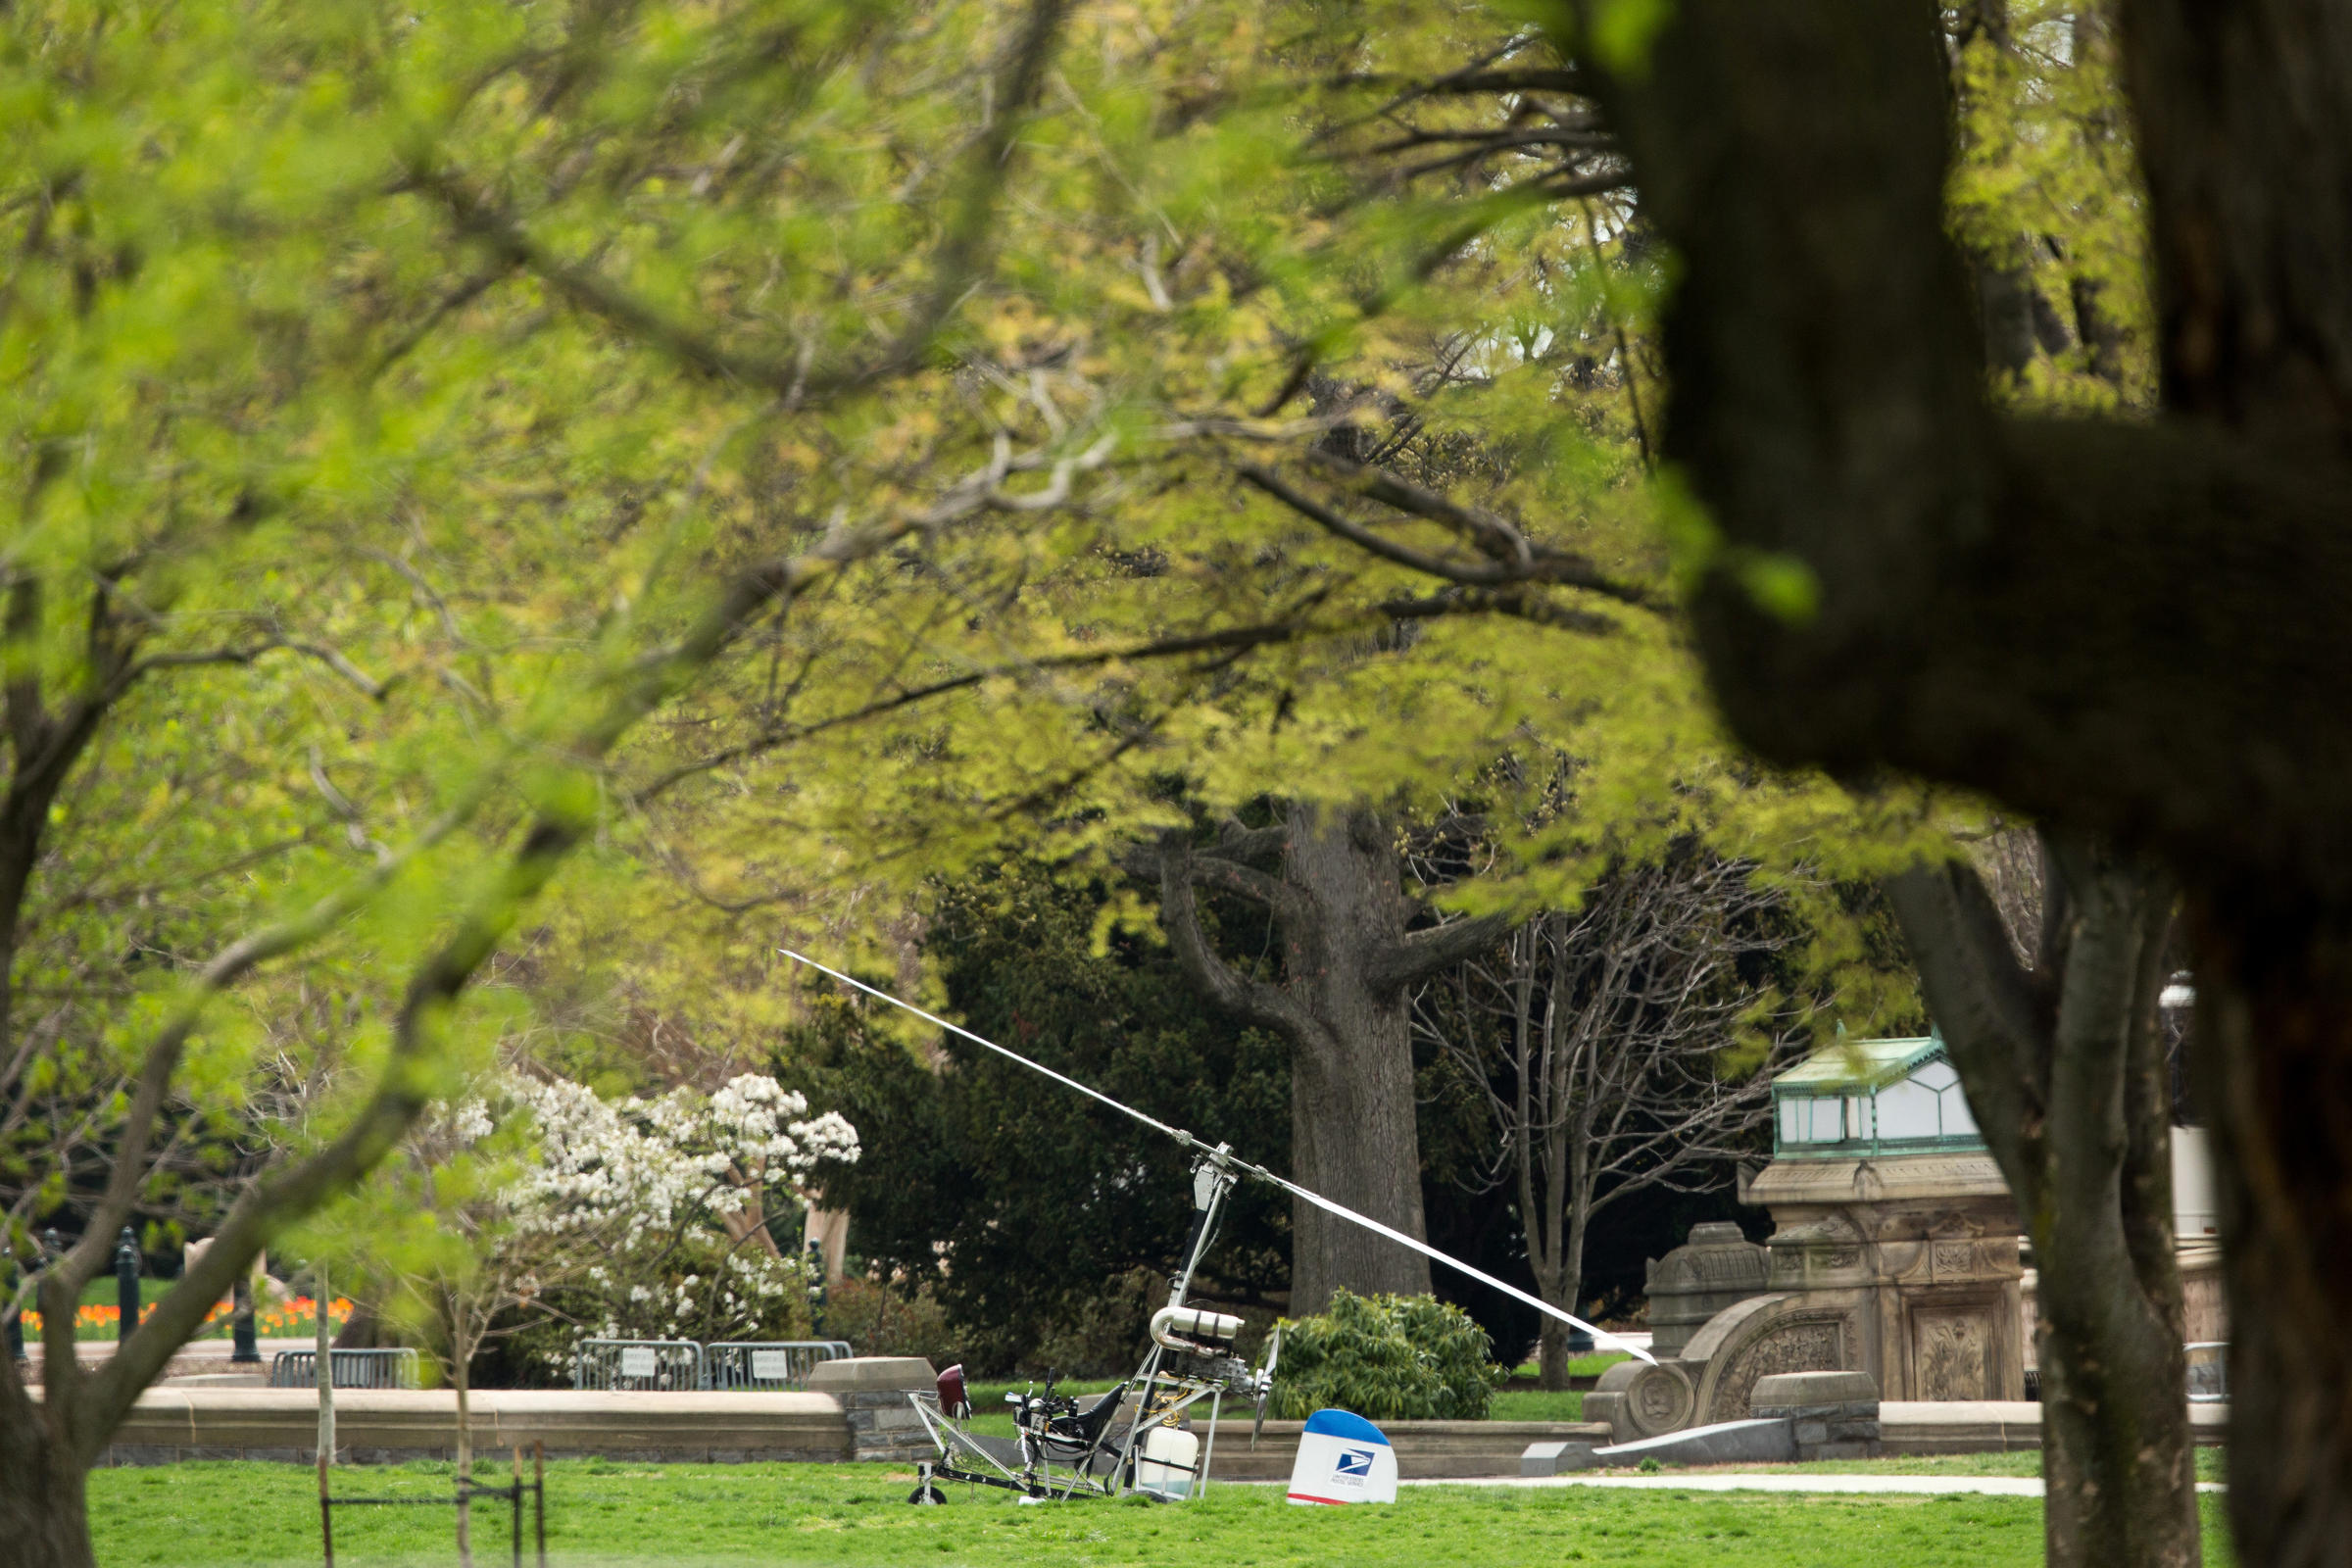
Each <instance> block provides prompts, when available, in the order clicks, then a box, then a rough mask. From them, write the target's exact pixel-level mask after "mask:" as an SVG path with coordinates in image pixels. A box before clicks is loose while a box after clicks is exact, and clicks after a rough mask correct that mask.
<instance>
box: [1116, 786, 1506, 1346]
mask: <svg viewBox="0 0 2352 1568" xmlns="http://www.w3.org/2000/svg"><path fill="white" fill-rule="evenodd" d="M1280 813H1281V814H1280V816H1279V818H1278V820H1276V821H1274V822H1271V823H1268V824H1267V825H1265V826H1262V827H1256V828H1251V827H1247V826H1244V825H1243V824H1242V823H1241V822H1239V821H1237V820H1228V821H1226V822H1225V823H1223V824H1221V825H1220V826H1219V827H1218V828H1217V830H1216V832H1215V835H1214V837H1213V838H1210V839H1209V840H1208V841H1207V842H1205V843H1201V844H1195V843H1194V842H1193V841H1192V839H1191V836H1189V835H1180V834H1174V833H1171V834H1169V835H1167V836H1165V837H1163V838H1162V839H1161V840H1160V841H1159V842H1158V843H1157V844H1156V845H1155V846H1154V847H1153V848H1152V850H1151V851H1150V852H1148V858H1149V860H1150V861H1151V862H1152V864H1153V868H1154V869H1156V871H1157V873H1158V881H1159V888H1160V920H1161V923H1162V924H1163V926H1164V927H1165V928H1166V930H1167V934H1168V941H1169V943H1170V945H1171V946H1172V947H1173V948H1174V949H1175V951H1176V954H1177V956H1178V958H1179V960H1180V961H1181V962H1182V963H1183V965H1184V969H1185V972H1186V973H1187V974H1188V975H1190V976H1191V977H1192V979H1193V983H1194V984H1195V985H1197V986H1198V987H1199V988H1200V989H1201V992H1202V994H1203V995H1205V996H1207V997H1208V998H1209V999H1211V1000H1212V1001H1213V1002H1215V1004H1216V1005H1218V1006H1220V1007H1223V1008H1225V1009H1226V1010H1227V1011H1229V1012H1231V1013H1232V1014H1233V1015H1234V1016H1235V1017H1237V1018H1239V1019H1241V1020H1242V1021H1244V1022H1246V1023H1249V1024H1252V1025H1254V1026H1256V1027H1257V1028H1260V1029H1265V1030H1269V1031H1271V1032H1273V1033H1274V1034H1276V1035H1278V1036H1280V1037H1281V1038H1282V1039H1283V1040H1285V1041H1287V1042H1288V1043H1289V1045H1290V1048H1291V1174H1292V1176H1293V1178H1294V1179H1295V1180H1297V1181H1299V1183H1301V1184H1302V1185H1304V1186H1306V1187H1309V1188H1312V1189H1313V1190H1314V1191H1316V1192H1318V1193H1321V1194H1322V1195H1323V1196H1325V1197H1326V1198H1331V1199H1335V1200H1337V1201H1340V1202H1342V1203H1345V1204H1347V1205H1348V1207H1350V1208H1353V1209H1356V1210H1357V1211H1359V1212H1361V1213H1365V1214H1368V1215H1370V1216H1371V1217H1372V1218H1374V1219H1376V1220H1379V1221H1380V1222H1381V1223H1383V1224H1385V1225H1388V1226H1391V1227H1393V1228H1394V1229H1397V1230H1400V1231H1402V1232H1404V1234H1406V1235H1407V1236H1411V1237H1415V1238H1419V1237H1421V1236H1422V1234H1423V1231H1424V1229H1425V1227H1424V1225H1423V1220H1422V1211H1421V1154H1420V1145H1419V1139H1418V1134H1417V1130H1416V1128H1415V1125H1414V1103H1413V1087H1414V1086H1413V1040H1412V991H1413V987H1414V986H1415V985H1416V984H1417V983H1418V982H1420V981H1422V980H1424V979H1426V978H1427V977H1429V976H1430V975H1433V974H1435V973H1437V972H1438V971H1439V970H1441V969H1445V968H1447V967H1449V966H1451V965H1453V964H1455V963H1458V962H1460V961H1461V960H1462V958H1463V957H1465V956H1468V955H1469V954H1472V953H1475V952H1477V951H1479V950H1480V949H1481V948H1484V947H1486V946H1488V945H1489V944H1491V943H1492V942H1493V941H1494V940H1495V937H1496V936H1497V935H1499V934H1500V931H1501V928H1502V921H1501V920H1500V919H1499V918H1498V917H1495V916H1492V915H1489V916H1480V917H1476V918H1471V919H1463V920H1453V921H1446V922H1425V921H1423V920H1420V919H1417V918H1416V912H1417V910H1416V903H1415V901H1414V899H1413V898H1412V897H1411V896H1410V894H1409V893H1408V891H1407V889H1406V886H1405V867H1404V861H1403V857H1402V856H1401V855H1400V853H1399V851H1400V849H1401V844H1400V838H1401V834H1402V828H1401V827H1400V825H1399V824H1398V823H1397V821H1396V820H1395V819H1394V818H1392V817H1390V816H1389V815H1387V814H1386V813H1383V812H1381V811H1377V810H1374V809H1369V808H1366V807H1360V806H1358V807H1353V808H1348V807H1337V808H1335V807H1330V806H1324V805H1320V804H1318V803H1316V802H1314V801H1311V800H1293V801H1290V802H1286V803H1284V804H1283V805H1282V807H1281V808H1280ZM1268 864H1270V865H1272V866H1273V867H1274V868H1273V869H1270V870H1269V869H1265V868H1264V866H1265V865H1268ZM1201 888H1210V889H1213V890H1215V891H1216V892H1218V893H1221V894H1225V895H1227V896H1229V897H1231V898H1236V899H1242V900H1246V901H1248V902H1250V903H1251V904H1255V905H1257V906H1258V907H1261V908H1263V909H1264V910H1265V916H1266V919H1267V920H1268V921H1269V922H1270V924H1271V927H1272V936H1273V941H1272V942H1271V943H1270V944H1268V945H1267V946H1268V949H1269V953H1268V956H1269V957H1271V959H1272V961H1271V962H1270V963H1265V964H1260V963H1258V962H1255V961H1253V960H1252V959H1250V958H1247V957H1241V956H1234V957H1230V958H1229V957H1228V956H1225V955H1222V954H1220V953H1218V952H1217V951H1216V948H1215V946H1214V945H1213V944H1212V943H1211V942H1210V940H1209V938H1208V936H1207V934H1206V933H1205V931H1204V930H1203V928H1202V924H1201V917H1200V912H1199V893H1198V891H1197V890H1199V889H1201ZM1342 1288H1345V1289H1348V1290H1350V1291H1354V1292H1356V1293H1357V1294H1359V1295H1364V1294H1369V1293H1372V1292H1380V1291H1386V1292H1395V1293H1397V1294H1398V1295H1427V1294H1428V1293H1429V1288H1430V1278H1429V1260H1428V1259H1427V1258H1425V1257H1423V1256H1422V1255H1421V1254H1420V1253H1418V1252H1414V1251H1411V1250H1407V1249H1405V1248H1402V1247H1398V1246H1397V1244H1396V1243H1394V1242H1390V1241H1386V1240H1383V1239H1382V1238H1381V1237H1379V1236H1376V1235H1374V1234H1373V1233H1372V1232H1370V1231H1367V1230H1364V1229H1363V1228H1362V1227H1360V1226H1356V1225H1350V1224H1347V1223H1344V1222H1342V1221H1338V1220H1335V1219H1333V1218H1332V1217H1331V1216H1329V1215H1328V1214H1325V1213H1324V1212H1323V1211H1322V1210H1321V1209H1319V1208H1317V1207H1315V1206H1314V1205H1313V1204H1311V1203H1308V1202H1305V1201H1296V1202H1294V1203H1293V1204H1292V1208H1291V1301H1290V1310H1291V1315H1292V1316H1294V1317H1303V1316H1307V1315H1310V1314H1312V1313H1316V1312H1320V1311H1322V1310H1323V1307H1324V1305H1325V1303H1327V1302H1328V1301H1329V1300H1330V1299H1331V1293H1332V1292H1333V1291H1335V1290H1338V1289H1342Z"/></svg>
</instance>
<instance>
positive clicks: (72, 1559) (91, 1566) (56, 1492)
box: [0, 1416, 97, 1568]
mask: <svg viewBox="0 0 2352 1568" xmlns="http://www.w3.org/2000/svg"><path fill="white" fill-rule="evenodd" d="M44 1426H45V1423H43V1422H42V1421H41V1420H40V1419H39V1418H38V1417H37V1416H36V1417H35V1418H34V1419H33V1421H32V1422H31V1423H29V1424H27V1425H26V1426H25V1428H24V1429H23V1430H21V1431H17V1432H12V1433H8V1434H7V1435H5V1436H4V1437H0V1557H4V1558H5V1560H6V1561H7V1563H8V1564H9V1568H95V1565H96V1562H97V1558H96V1556H95V1555H94V1554H93V1553H92V1551H91V1549H90V1519H89V1508H88V1503H87V1499H86V1495H85V1488H86V1485H87V1483H86V1480H85V1477H84V1472H83V1470H82V1466H81V1463H80V1461H79V1460H78V1459H76V1458H75V1457H73V1455H71V1454H66V1453H61V1452H60V1451H59V1450H58V1449H57V1448H56V1446H53V1445H52V1444H51V1443H50V1442H49V1439H48V1435H47V1433H46V1432H45V1431H44V1430H43V1427H44Z"/></svg>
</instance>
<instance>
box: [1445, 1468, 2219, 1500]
mask: <svg viewBox="0 0 2352 1568" xmlns="http://www.w3.org/2000/svg"><path fill="white" fill-rule="evenodd" d="M1398 1485H1400V1486H1407V1487H1622V1488H1626V1489H1628V1490H1630V1491H1635V1492H1797V1493H1846V1494H1852V1495H1874V1494H1875V1495H1882V1496H1885V1495H1910V1496H1977V1497H2038V1496H2040V1495H2041V1477H2039V1476H1882V1475H1819V1474H1805V1473H1796V1474H1790V1473H1788V1472H1770V1473H1763V1472H1753V1471H1750V1472H1728V1471H1722V1470H1704V1471H1698V1472H1696V1473H1693V1474H1691V1475H1679V1476H1678V1475H1666V1474H1659V1475H1650V1476H1592V1475H1585V1476H1542V1477H1534V1476H1527V1477H1522V1476H1496V1477H1493V1478H1490V1479H1483V1480H1476V1481H1405V1482H1400V1483H1398ZM2197 1490H2198V1491H2199V1492H2221V1491H2224V1490H2225V1488H2224V1487H2223V1485H2222V1483H2221V1482H2219V1481H2200V1482H2198V1483H2197Z"/></svg>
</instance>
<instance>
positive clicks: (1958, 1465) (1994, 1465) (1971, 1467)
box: [1773, 1448, 2229, 1481]
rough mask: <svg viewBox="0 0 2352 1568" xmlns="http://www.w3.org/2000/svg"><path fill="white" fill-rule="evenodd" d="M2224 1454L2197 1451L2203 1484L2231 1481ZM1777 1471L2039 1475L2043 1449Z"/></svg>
mask: <svg viewBox="0 0 2352 1568" xmlns="http://www.w3.org/2000/svg"><path fill="white" fill-rule="evenodd" d="M2224 1451H2225V1450H2223V1449H2221V1448H2199V1449H2198V1450H2197V1479H2198V1480H2199V1481H2227V1480H2229V1475H2228V1474H2227V1472H2226V1470H2225V1468H2224V1464H2223V1454H2224ZM1773 1468H1774V1469H1776V1470H1794V1471H1803V1472H1805V1473H1807V1474H1809V1475H1878V1476H2037V1475H2039V1474H2041V1450H2040V1449H2038V1448H2029V1449H2026V1450H2024V1451H2022V1452H2018V1453H1939V1454H1918V1455H1906V1456H1901V1457H1896V1458H1887V1459H1817V1460H1815V1461H1814V1462H1813V1463H1811V1464H1791V1465H1775V1466H1774V1467H1773Z"/></svg>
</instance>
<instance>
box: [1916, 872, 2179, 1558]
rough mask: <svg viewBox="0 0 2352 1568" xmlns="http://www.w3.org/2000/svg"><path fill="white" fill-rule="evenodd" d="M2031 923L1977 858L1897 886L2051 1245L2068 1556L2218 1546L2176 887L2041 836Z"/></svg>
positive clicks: (2045, 1395)
mask: <svg viewBox="0 0 2352 1568" xmlns="http://www.w3.org/2000/svg"><path fill="white" fill-rule="evenodd" d="M2043 844H2044V846H2045V858H2044V861H2043V867H2044V869H2043V874H2042V876H2041V877H2040V878H2039V882H2040V894H2041V896H2040V900H2039V905H2040V907H2039V910H2038V913H2039V916H2040V918H2039V919H2038V921H2036V922H2035V928H2034V930H2032V931H2031V932H2026V933H2017V935H2023V936H2024V938H2025V941H2024V944H2023V947H2024V952H2025V955H2026V956H2024V957H2023V958H2022V959H2021V957H2020V956H2019V948H2020V944H2019V942H2018V941H2017V940H2016V936H2015V935H2013V931H2014V929H2015V922H2013V921H2011V920H2008V919H2005V918H2004V915H2003V911H2002V909H2001V907H2000V906H1999V905H1998V904H1997V903H1996V902H1995V900H1994V897H1993V895H1992V894H1991V893H1990V892H1989V891H1988V890H1987V888H1986V886H1985V881H1984V879H1983V878H1981V877H1980V876H1979V875H1978V873H1977V871H1976V869H1975V868H1974V867H1973V866H1972V865H1970V864H1968V863H1967V862H1964V861H1947V862H1946V863H1945V864H1943V865H1941V866H1939V867H1935V868H1927V867H1922V868H1919V869H1915V870H1912V871H1908V872H1905V873H1904V874H1902V875H1900V876H1898V877H1896V878H1895V879H1894V881H1893V882H1892V884H1891V886H1890V888H1889V896H1890V897H1891V899H1892V901H1893V903H1894V907H1895V909H1896V911H1897V913H1898V914H1899V915H1900V917H1901V919H1902V923H1903V930H1904V933H1905V934H1906V935H1907V936H1908V937H1909V938H1910V940H1911V944H1912V948H1913V950H1914V951H1915V952H1916V953H1917V954H1918V956H1919V963H1920V971H1921V974H1922V975H1923V977H1924V979H1925V982H1926V990H1927V994H1928V1001H1929V1004H1930V1005H1931V1006H1932V1007H1933V1008H1934V1009H1935V1013H1936V1021H1937V1022H1938V1023H1939V1024H1940V1025H1941V1027H1942V1030H1943V1038H1944V1040H1945V1042H1946V1044H1948V1045H1949V1046H1950V1048H1951V1054H1952V1061H1953V1064H1954V1065H1955V1066H1957V1067H1958V1068H1959V1070H1960V1074H1961V1079H1962V1082H1963V1084H1964V1085H1965V1086H1966V1088H1967V1091H1968V1100H1969V1104H1970V1106H1971V1107H1972V1108H1973V1109H1974V1110H1975V1111H1976V1114H1977V1124H1978V1126H1979V1127H1981V1128H1982V1129H1983V1130H1984V1134H1985V1143H1986V1145H1987V1146H1988V1147H1989V1148H1990V1149H1991V1151H1992V1155H1993V1158H1994V1159H1995V1160H1996V1161H1998V1162H1999V1164H2000V1167H2001V1174H2002V1176H2003V1177H2004V1178H2005V1179H2006V1180H2007V1181H2008V1183H2009V1190H2010V1192H2011V1193H2013V1194H2014V1195H2016V1198H2017V1206H2018V1212H2019V1213H2020V1214H2021V1215H2022V1216H2024V1219H2025V1222H2026V1229H2027V1232H2028V1234H2029V1235H2030V1236H2031V1237H2032V1239H2033V1243H2034V1266H2035V1269H2036V1271H2037V1274H2038V1276H2039V1284H2038V1286H2037V1288H2036V1293H2035V1301H2036V1305H2037V1308H2038V1310H2039V1314H2040V1323H2039V1326H2038V1333H2039V1346H2040V1366H2041V1406H2042V1422H2043V1427H2044V1443H2043V1452H2044V1454H2045V1456H2046V1459H2045V1464H2044V1480H2045V1483H2046V1485H2047V1490H2048V1504H2047V1507H2046V1509H2045V1510H2044V1531H2045V1535H2046V1539H2047V1542H2048V1560H2049V1561H2050V1562H2051V1563H2053V1564H2069V1565H2072V1564H2097V1565H2100V1568H2106V1565H2114V1568H2136V1565H2141V1564H2156V1565H2176V1564H2177V1565H2183V1568H2193V1565H2194V1564H2195V1563H2196V1562H2197V1561H2198V1560H2199V1557H2200V1551H2201V1546H2200V1541H2199V1535H2198V1525H2197V1496H2196V1463H2195V1452H2196V1450H2195V1438H2194V1435H2193V1434H2192V1432H2191V1431H2190V1428H2189V1422H2188V1406H2187V1402H2186V1395H2187V1386H2186V1385H2187V1355H2186V1352H2185V1350H2184V1349H2183V1348H2182V1342H2183V1340H2184V1339H2185V1338H2186V1327H2187V1321H2186V1310H2185V1302H2184V1299H2183V1298H2182V1295H2181V1287H2180V1267H2179V1264H2178V1262H2177V1258H2176V1253H2175V1240H2174V1235H2173V1223H2174V1221H2173V1200H2172V1174H2173V1172H2172V1141H2171V1133H2172V1111H2173V1104H2172V1099H2173V1097H2172V1073H2171V1071H2170V1064H2169V1061H2168V1059H2167V1051H2166V1042H2165V1037H2164V1032H2163V1029H2162V1027H2161V1026H2160V1024H2159V1023H2158V1019H2157V1006H2156V999H2157V993H2158V991H2159V989H2160V988H2161V987H2162V986H2163V985H2164V983H2165V980H2166V978H2167V975H2168V973H2169V968H2170V966H2169V964H2168V962H2167V942H2168V938H2169V935H2170V933H2171V930H2172V925H2173V911H2174V907H2175V905H2176V903H2177V902H2178V896H2177V894H2176V892H2175V890H2174V888H2173V885H2172V882H2171V879H2170V878H2168V877H2167V876H2165V875H2164V874H2163V873H2162V872H2161V871H2159V870H2157V869H2156V868H2155V867H2153V866H2151V865H2149V864H2147V863H2146V862H2145V861H2142V860H2138V859H2135V858H2131V857H2128V856H2122V855H2118V854H2116V853H2114V852H2112V851H2108V850H2104V849H2103V848H2101V847H2098V846H2095V845H2091V844H2085V843H2067V842H2064V841H2063V840H2053V839H2051V838H2050V837H2049V836H2046V835H2045V836H2044V838H2043Z"/></svg>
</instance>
